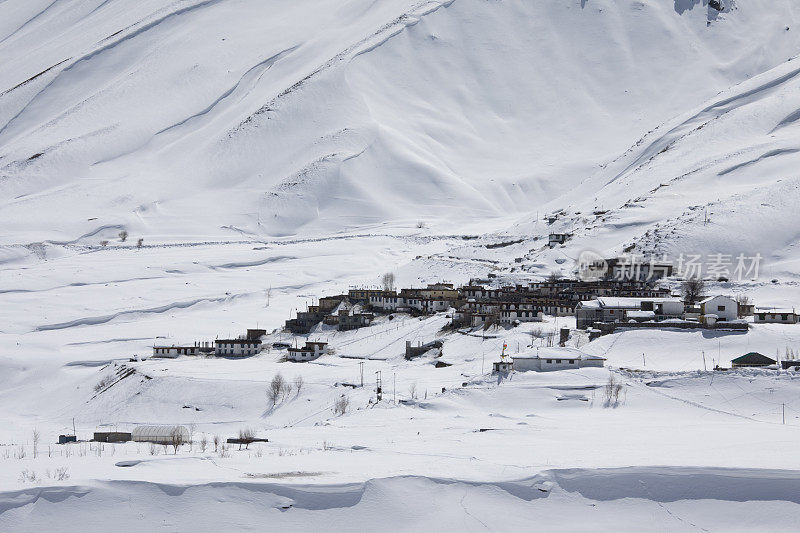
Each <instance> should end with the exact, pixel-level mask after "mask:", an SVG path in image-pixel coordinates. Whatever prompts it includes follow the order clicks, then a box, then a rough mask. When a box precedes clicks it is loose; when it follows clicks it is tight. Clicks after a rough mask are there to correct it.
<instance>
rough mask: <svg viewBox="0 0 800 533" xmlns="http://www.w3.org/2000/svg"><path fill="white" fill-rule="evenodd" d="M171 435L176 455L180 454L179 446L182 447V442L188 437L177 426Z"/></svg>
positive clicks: (171, 442)
mask: <svg viewBox="0 0 800 533" xmlns="http://www.w3.org/2000/svg"><path fill="white" fill-rule="evenodd" d="M169 437H170V439H169V440H170V446H172V448H173V450H174V455H178V448H180V447H181V445H182V444H184V443H185V442H186V438H185V437H184V436H183V432H182V431H181V430H180V428H177V427H176V428H175V429H173V430H172V435H170V436H169Z"/></svg>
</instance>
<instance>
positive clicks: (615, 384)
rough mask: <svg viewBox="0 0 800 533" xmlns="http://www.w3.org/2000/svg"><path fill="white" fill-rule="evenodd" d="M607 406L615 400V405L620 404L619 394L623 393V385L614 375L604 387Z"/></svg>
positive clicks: (609, 377)
mask: <svg viewBox="0 0 800 533" xmlns="http://www.w3.org/2000/svg"><path fill="white" fill-rule="evenodd" d="M603 392H604V393H605V397H606V404H610V403H611V401H612V400H613V401H614V403H615V404H617V403H619V393H620V392H622V383H620V382H619V381H617V379H616V378H615V377H614V374H611V375H610V376H608V383H606V385H605V387H604V391H603Z"/></svg>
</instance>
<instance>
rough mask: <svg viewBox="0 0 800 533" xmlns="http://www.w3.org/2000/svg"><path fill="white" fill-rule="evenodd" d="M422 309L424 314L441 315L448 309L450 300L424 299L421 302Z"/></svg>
mask: <svg viewBox="0 0 800 533" xmlns="http://www.w3.org/2000/svg"><path fill="white" fill-rule="evenodd" d="M422 304H423V307H424V309H425V312H426V313H430V314H432V313H442V312H444V311H447V310H449V309H450V300H443V299H439V298H426V299H424V300H422Z"/></svg>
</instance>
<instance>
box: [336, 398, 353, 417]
mask: <svg viewBox="0 0 800 533" xmlns="http://www.w3.org/2000/svg"><path fill="white" fill-rule="evenodd" d="M348 407H350V399H349V398H348V397H347V396H341V397H340V398H338V399H337V400H336V402H334V404H333V413H334V414H336V415H339V416H342V415H343V414H345V413H346V412H347V408H348Z"/></svg>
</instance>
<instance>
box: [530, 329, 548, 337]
mask: <svg viewBox="0 0 800 533" xmlns="http://www.w3.org/2000/svg"><path fill="white" fill-rule="evenodd" d="M546 336H547V334H546V333H545V331H544V329H542V327H541V326H535V327H533V328H531V338H532V339H543V338H545V337H546Z"/></svg>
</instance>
